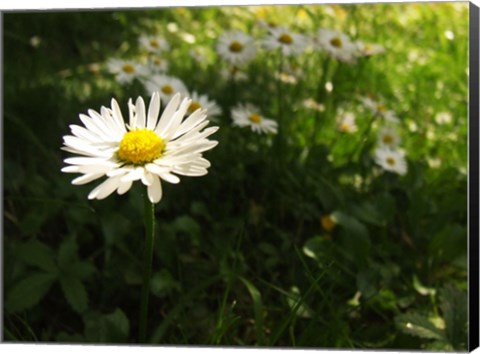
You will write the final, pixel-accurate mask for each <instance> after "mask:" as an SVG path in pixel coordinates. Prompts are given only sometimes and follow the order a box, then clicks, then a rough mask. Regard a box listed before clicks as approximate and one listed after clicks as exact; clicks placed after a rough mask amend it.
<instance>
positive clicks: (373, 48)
mask: <svg viewBox="0 0 480 354" xmlns="http://www.w3.org/2000/svg"><path fill="white" fill-rule="evenodd" d="M354 44H355V46H356V47H357V55H358V56H361V57H370V56H372V55H378V54H384V53H385V47H384V46H382V45H380V44H375V43H364V42H362V41H356V42H355V43H354Z"/></svg>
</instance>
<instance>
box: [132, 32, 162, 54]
mask: <svg viewBox="0 0 480 354" xmlns="http://www.w3.org/2000/svg"><path fill="white" fill-rule="evenodd" d="M138 42H139V44H140V48H142V49H144V50H146V51H147V52H149V53H160V52H164V51H167V50H169V49H170V45H169V44H168V42H167V41H166V40H165V39H164V38H162V37H159V36H145V35H144V36H140V38H139V39H138Z"/></svg>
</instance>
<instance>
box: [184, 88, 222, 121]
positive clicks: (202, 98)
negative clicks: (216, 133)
mask: <svg viewBox="0 0 480 354" xmlns="http://www.w3.org/2000/svg"><path fill="white" fill-rule="evenodd" d="M191 97H192V103H190V106H189V107H188V109H187V115H189V114H192V113H194V112H195V111H196V110H197V109H199V108H201V109H205V110H206V111H207V114H208V116H209V117H210V118H212V121H213V120H214V119H213V117H215V116H218V115H220V114H222V110H221V109H220V107H219V106H218V105H217V103H216V102H215V101H211V100H209V98H208V96H207V95H199V94H198V93H196V92H192V94H191Z"/></svg>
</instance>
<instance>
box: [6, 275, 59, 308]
mask: <svg viewBox="0 0 480 354" xmlns="http://www.w3.org/2000/svg"><path fill="white" fill-rule="evenodd" d="M55 279H56V275H55V274H50V273H43V272H37V273H34V274H31V275H30V276H28V277H27V278H25V279H23V280H20V281H19V282H18V283H16V284H15V285H14V286H13V287H12V288H11V289H10V291H8V292H7V294H6V301H5V307H6V309H7V311H8V312H19V311H23V310H26V309H29V308H31V307H33V306H35V305H36V304H37V303H39V302H40V300H41V299H42V298H43V297H44V296H45V295H46V293H47V292H48V290H49V289H50V287H51V285H52V283H53V282H54V281H55Z"/></svg>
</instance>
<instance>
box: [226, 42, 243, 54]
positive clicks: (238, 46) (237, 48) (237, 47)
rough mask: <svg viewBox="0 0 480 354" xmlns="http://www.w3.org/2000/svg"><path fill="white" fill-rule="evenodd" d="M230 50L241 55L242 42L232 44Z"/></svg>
mask: <svg viewBox="0 0 480 354" xmlns="http://www.w3.org/2000/svg"><path fill="white" fill-rule="evenodd" d="M228 49H230V51H231V52H234V53H240V52H241V51H242V50H243V45H242V43H240V42H237V41H234V42H232V43H231V44H230V46H229V47H228Z"/></svg>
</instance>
